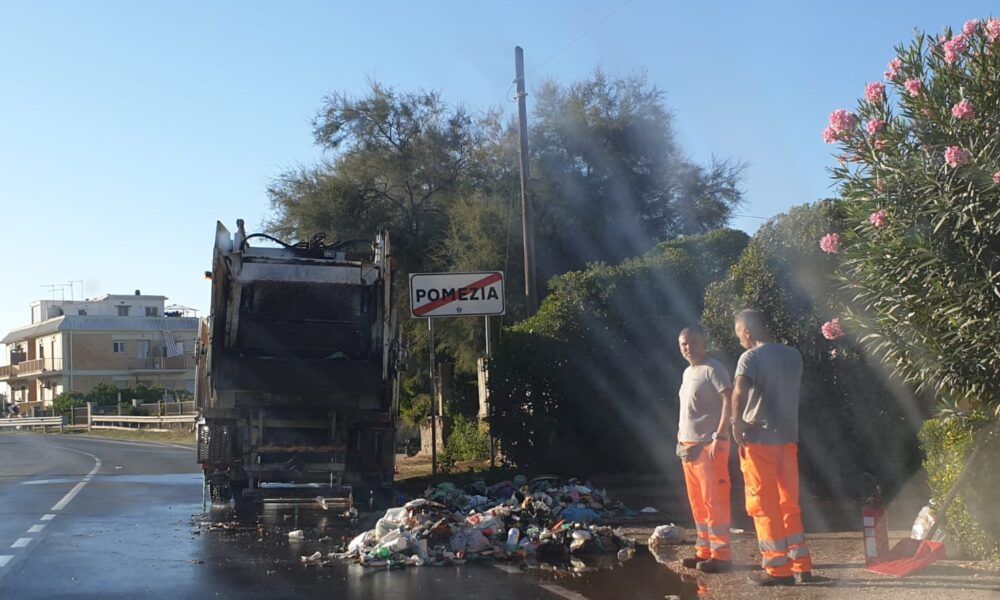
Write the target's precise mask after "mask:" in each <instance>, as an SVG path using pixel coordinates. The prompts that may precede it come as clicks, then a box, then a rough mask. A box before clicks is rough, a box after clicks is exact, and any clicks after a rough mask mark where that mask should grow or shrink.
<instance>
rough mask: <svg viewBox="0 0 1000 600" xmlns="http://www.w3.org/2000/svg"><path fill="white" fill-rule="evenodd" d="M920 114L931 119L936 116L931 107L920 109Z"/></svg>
mask: <svg viewBox="0 0 1000 600" xmlns="http://www.w3.org/2000/svg"><path fill="white" fill-rule="evenodd" d="M920 114H922V115H924V116H925V117H927V118H928V119H929V118H931V117H933V116H934V111H933V110H931V109H930V107H927V106H925V107H923V108H921V109H920Z"/></svg>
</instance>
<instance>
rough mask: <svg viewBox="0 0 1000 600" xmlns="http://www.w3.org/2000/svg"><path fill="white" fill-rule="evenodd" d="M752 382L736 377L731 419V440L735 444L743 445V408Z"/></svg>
mask: <svg viewBox="0 0 1000 600" xmlns="http://www.w3.org/2000/svg"><path fill="white" fill-rule="evenodd" d="M751 385H753V381H752V380H751V379H750V378H749V377H747V376H746V375H737V376H736V385H735V386H734V387H733V397H732V402H731V404H732V418H733V421H732V422H733V439H734V440H735V441H736V443H737V444H741V445H742V444H743V432H744V431H745V430H746V423H744V422H743V407H744V406H745V405H746V402H747V398H748V397H749V395H750V386H751Z"/></svg>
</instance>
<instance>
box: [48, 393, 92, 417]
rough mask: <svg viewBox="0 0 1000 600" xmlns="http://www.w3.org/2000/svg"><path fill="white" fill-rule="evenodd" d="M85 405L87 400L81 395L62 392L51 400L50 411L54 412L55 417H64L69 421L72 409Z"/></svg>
mask: <svg viewBox="0 0 1000 600" xmlns="http://www.w3.org/2000/svg"><path fill="white" fill-rule="evenodd" d="M86 405H87V400H86V399H85V398H84V397H83V394H77V393H75V392H64V393H62V394H59V395H58V396H56V397H55V398H53V399H52V410H54V411H55V413H56V414H57V415H60V416H63V417H66V419H71V418H72V417H73V409H74V408H78V407H81V406H86Z"/></svg>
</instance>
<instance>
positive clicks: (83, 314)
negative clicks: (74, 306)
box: [76, 308, 87, 317]
mask: <svg viewBox="0 0 1000 600" xmlns="http://www.w3.org/2000/svg"><path fill="white" fill-rule="evenodd" d="M76 314H78V315H80V316H81V317H86V316H87V311H85V310H83V309H82V308H81V309H80V310H78V311H76Z"/></svg>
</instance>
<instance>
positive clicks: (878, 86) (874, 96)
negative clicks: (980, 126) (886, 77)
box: [865, 81, 885, 104]
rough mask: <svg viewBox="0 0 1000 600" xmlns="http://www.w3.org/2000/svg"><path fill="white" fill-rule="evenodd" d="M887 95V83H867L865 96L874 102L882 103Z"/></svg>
mask: <svg viewBox="0 0 1000 600" xmlns="http://www.w3.org/2000/svg"><path fill="white" fill-rule="evenodd" d="M884 97H885V84H884V83H878V82H877V81H874V82H872V83H869V84H866V85H865V98H867V99H868V102H870V103H872V104H881V102H882V99H883V98H884Z"/></svg>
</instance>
